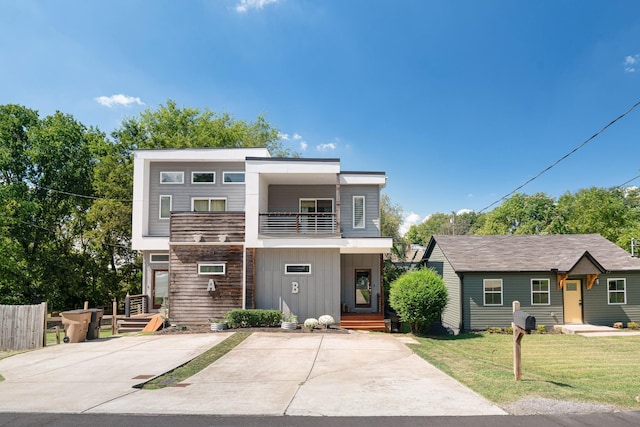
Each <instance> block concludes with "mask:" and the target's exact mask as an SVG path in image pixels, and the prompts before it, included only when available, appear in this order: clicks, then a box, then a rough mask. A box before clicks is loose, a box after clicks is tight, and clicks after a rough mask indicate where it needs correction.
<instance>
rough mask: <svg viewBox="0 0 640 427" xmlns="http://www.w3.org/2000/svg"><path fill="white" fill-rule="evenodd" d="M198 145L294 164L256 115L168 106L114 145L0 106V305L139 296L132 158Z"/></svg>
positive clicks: (78, 128)
mask: <svg viewBox="0 0 640 427" xmlns="http://www.w3.org/2000/svg"><path fill="white" fill-rule="evenodd" d="M200 147H267V148H268V149H269V150H270V152H271V153H272V155H275V156H297V154H296V153H291V152H290V151H289V150H288V149H285V148H283V146H282V145H281V143H280V141H279V138H278V131H277V129H275V128H273V127H272V126H271V125H270V124H269V123H268V122H267V121H266V120H265V119H264V117H262V116H258V118H257V119H256V120H255V121H254V122H246V121H243V120H235V119H234V118H233V117H231V116H230V115H229V114H226V113H225V114H217V113H214V112H212V111H209V110H200V109H197V108H180V107H178V106H177V105H176V103H175V102H174V101H171V100H169V101H167V103H166V105H161V106H160V107H159V108H158V109H157V110H150V109H148V110H146V111H144V112H142V113H141V114H140V115H139V116H138V117H132V118H127V119H125V120H123V122H122V124H121V126H120V127H119V128H118V129H116V130H115V131H113V132H112V134H111V138H108V137H107V136H106V135H105V134H104V133H102V132H100V131H99V130H97V129H94V128H92V127H90V128H87V127H86V126H84V125H83V124H82V123H80V122H78V121H77V120H75V119H74V118H73V117H72V116H70V115H65V114H62V113H60V112H56V113H55V114H53V115H51V116H48V117H44V118H40V117H39V116H38V113H37V112H36V111H34V110H30V109H28V108H26V107H22V106H18V105H3V106H0V211H1V213H0V303H30V302H40V301H43V300H46V301H48V302H49V303H50V304H51V306H52V307H54V308H57V309H67V308H73V307H76V306H79V305H81V304H82V302H83V301H85V300H89V301H90V302H91V304H95V305H104V304H106V303H107V301H109V300H110V299H111V298H114V297H116V298H122V297H123V296H124V294H125V293H126V292H127V291H132V292H134V293H137V291H139V286H140V271H139V269H140V263H139V260H138V259H137V256H136V253H135V252H133V251H132V250H131V249H130V248H131V244H130V240H131V196H132V191H133V157H132V154H133V150H135V149H146V148H200Z"/></svg>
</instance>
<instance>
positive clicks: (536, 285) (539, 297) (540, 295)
mask: <svg viewBox="0 0 640 427" xmlns="http://www.w3.org/2000/svg"><path fill="white" fill-rule="evenodd" d="M549 304H551V298H550V286H549V279H531V305H549Z"/></svg>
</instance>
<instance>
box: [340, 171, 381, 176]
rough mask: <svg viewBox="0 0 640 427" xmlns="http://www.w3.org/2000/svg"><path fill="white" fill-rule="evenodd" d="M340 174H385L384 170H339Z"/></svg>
mask: <svg viewBox="0 0 640 427" xmlns="http://www.w3.org/2000/svg"><path fill="white" fill-rule="evenodd" d="M340 173H341V174H342V175H386V174H387V173H386V172H381V171H340Z"/></svg>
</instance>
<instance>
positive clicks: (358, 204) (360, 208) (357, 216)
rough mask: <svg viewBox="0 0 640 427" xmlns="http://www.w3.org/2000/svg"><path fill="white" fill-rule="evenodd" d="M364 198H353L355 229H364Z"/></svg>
mask: <svg viewBox="0 0 640 427" xmlns="http://www.w3.org/2000/svg"><path fill="white" fill-rule="evenodd" d="M364 224H365V222H364V196H353V228H364Z"/></svg>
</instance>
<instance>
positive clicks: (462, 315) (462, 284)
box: [458, 273, 464, 332]
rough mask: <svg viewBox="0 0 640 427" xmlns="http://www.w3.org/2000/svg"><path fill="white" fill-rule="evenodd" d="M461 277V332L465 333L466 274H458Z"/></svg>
mask: <svg viewBox="0 0 640 427" xmlns="http://www.w3.org/2000/svg"><path fill="white" fill-rule="evenodd" d="M458 276H459V277H460V332H462V331H464V274H463V273H458Z"/></svg>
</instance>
